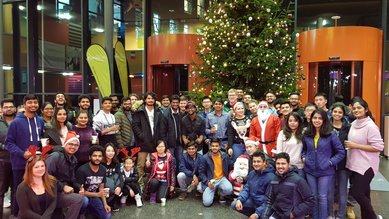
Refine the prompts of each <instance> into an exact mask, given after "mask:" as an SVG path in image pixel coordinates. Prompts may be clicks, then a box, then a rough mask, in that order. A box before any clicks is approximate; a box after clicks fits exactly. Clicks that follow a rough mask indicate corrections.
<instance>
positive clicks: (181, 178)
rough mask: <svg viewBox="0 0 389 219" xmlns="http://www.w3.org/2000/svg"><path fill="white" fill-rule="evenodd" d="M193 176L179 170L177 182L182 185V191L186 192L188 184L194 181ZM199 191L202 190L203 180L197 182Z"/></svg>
mask: <svg viewBox="0 0 389 219" xmlns="http://www.w3.org/2000/svg"><path fill="white" fill-rule="evenodd" d="M192 181H193V176H187V175H185V173H184V172H179V173H178V175H177V183H178V185H179V186H180V190H181V192H186V191H187V188H188V186H189V185H190V184H191V183H192ZM196 190H197V191H199V192H202V190H201V182H200V183H199V184H197V188H196Z"/></svg>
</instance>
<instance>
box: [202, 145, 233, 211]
mask: <svg viewBox="0 0 389 219" xmlns="http://www.w3.org/2000/svg"><path fill="white" fill-rule="evenodd" d="M203 158H204V159H203V161H202V162H201V164H200V169H199V173H200V179H201V182H202V188H203V189H204V192H203V205H204V206H205V207H209V206H211V205H212V203H213V199H214V197H215V192H216V190H218V189H219V190H220V199H219V202H220V203H221V204H224V203H226V200H225V196H226V195H231V194H232V191H233V190H232V185H231V183H230V181H228V179H227V176H228V173H229V172H230V170H231V169H232V168H233V162H232V160H231V159H230V158H229V157H228V155H227V154H226V153H224V152H222V151H220V139H217V138H215V139H212V140H211V148H210V150H209V152H208V153H207V154H205V155H204V157H203Z"/></svg>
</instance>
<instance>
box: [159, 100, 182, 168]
mask: <svg viewBox="0 0 389 219" xmlns="http://www.w3.org/2000/svg"><path fill="white" fill-rule="evenodd" d="M170 103H171V104H170V107H169V108H167V109H166V110H165V111H164V113H163V118H164V119H163V122H162V127H161V134H162V139H163V140H164V141H165V142H166V143H167V146H168V149H169V151H170V153H171V154H172V155H173V156H174V158H175V159H176V161H177V162H176V169H177V168H178V165H179V161H181V157H182V152H183V148H182V141H181V119H182V118H181V115H180V109H179V103H180V97H179V96H178V95H172V96H171V97H170Z"/></svg>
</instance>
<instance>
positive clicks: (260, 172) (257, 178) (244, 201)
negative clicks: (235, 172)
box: [231, 151, 275, 219]
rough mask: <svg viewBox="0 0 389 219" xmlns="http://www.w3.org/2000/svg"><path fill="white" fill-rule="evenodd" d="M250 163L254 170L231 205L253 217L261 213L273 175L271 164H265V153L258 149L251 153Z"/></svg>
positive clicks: (253, 218)
mask: <svg viewBox="0 0 389 219" xmlns="http://www.w3.org/2000/svg"><path fill="white" fill-rule="evenodd" d="M252 165H253V168H254V170H253V171H251V172H250V173H249V175H248V177H247V183H246V185H245V186H244V188H243V190H242V191H241V192H240V194H239V196H238V198H237V199H235V201H233V202H232V203H231V207H232V209H234V210H237V211H239V212H241V213H242V214H244V215H246V216H248V217H250V219H255V218H259V217H260V216H261V215H262V213H263V210H264V203H265V200H266V196H265V192H266V188H267V186H268V185H269V184H270V181H271V180H272V179H273V178H274V177H275V175H274V169H273V166H271V165H268V164H267V162H266V157H265V154H264V153H262V152H260V151H256V152H254V154H253V155H252Z"/></svg>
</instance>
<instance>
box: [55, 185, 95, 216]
mask: <svg viewBox="0 0 389 219" xmlns="http://www.w3.org/2000/svg"><path fill="white" fill-rule="evenodd" d="M87 201H88V200H86V201H85V200H84V199H83V197H82V196H81V195H80V194H78V193H69V194H66V193H63V192H58V194H57V208H66V209H67V211H66V217H65V219H73V218H77V217H78V215H79V214H80V210H81V208H82V207H84V208H86V207H87V204H88V202H87ZM84 202H86V203H84Z"/></svg>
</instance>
